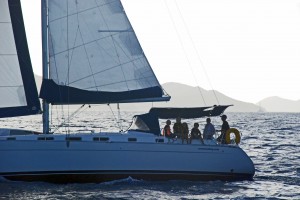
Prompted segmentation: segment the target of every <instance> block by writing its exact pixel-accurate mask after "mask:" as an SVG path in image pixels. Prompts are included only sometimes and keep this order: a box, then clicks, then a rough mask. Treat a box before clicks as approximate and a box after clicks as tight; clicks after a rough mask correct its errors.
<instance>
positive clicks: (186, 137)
mask: <svg viewBox="0 0 300 200" xmlns="http://www.w3.org/2000/svg"><path fill="white" fill-rule="evenodd" d="M181 140H182V144H183V143H184V140H186V143H187V144H188V143H189V127H188V125H187V123H186V122H183V123H182V135H181Z"/></svg>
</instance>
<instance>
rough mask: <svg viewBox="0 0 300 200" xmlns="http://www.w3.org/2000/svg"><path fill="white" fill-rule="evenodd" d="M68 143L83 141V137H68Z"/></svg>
mask: <svg viewBox="0 0 300 200" xmlns="http://www.w3.org/2000/svg"><path fill="white" fill-rule="evenodd" d="M66 140H68V141H81V137H66Z"/></svg>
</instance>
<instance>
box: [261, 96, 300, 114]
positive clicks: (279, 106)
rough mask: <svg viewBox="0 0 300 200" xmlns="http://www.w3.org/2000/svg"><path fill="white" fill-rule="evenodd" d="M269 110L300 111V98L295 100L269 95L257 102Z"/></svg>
mask: <svg viewBox="0 0 300 200" xmlns="http://www.w3.org/2000/svg"><path fill="white" fill-rule="evenodd" d="M257 104H258V105H260V106H261V107H263V108H265V109H266V111H267V112H300V100H298V101H293V100H288V99H283V98H280V97H276V96H274V97H268V98H265V99H263V100H261V101H260V102H258V103H257Z"/></svg>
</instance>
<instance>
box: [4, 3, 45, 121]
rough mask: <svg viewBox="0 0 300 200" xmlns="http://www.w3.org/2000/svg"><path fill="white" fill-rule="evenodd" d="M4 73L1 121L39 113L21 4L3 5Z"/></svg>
mask: <svg viewBox="0 0 300 200" xmlns="http://www.w3.org/2000/svg"><path fill="white" fill-rule="evenodd" d="M0 70H1V73H0V94H1V98H0V117H14V116H23V115H31V114H37V113H39V112H40V102H39V99H38V93H37V89H36V84H35V80H34V75H33V71H32V65H31V60H30V56H29V50H28V46H27V40H26V34H25V28H24V22H23V15H22V10H21V4H20V0H1V1H0Z"/></svg>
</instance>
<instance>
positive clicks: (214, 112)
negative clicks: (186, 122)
mask: <svg viewBox="0 0 300 200" xmlns="http://www.w3.org/2000/svg"><path fill="white" fill-rule="evenodd" d="M229 106H232V105H219V106H216V105H214V106H210V107H194V108H151V109H150V113H153V114H155V115H156V116H157V117H158V118H160V119H172V118H177V117H181V118H185V119H191V118H200V117H214V116H219V115H221V114H222V113H223V112H224V111H225V110H226V108H228V107H229Z"/></svg>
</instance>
